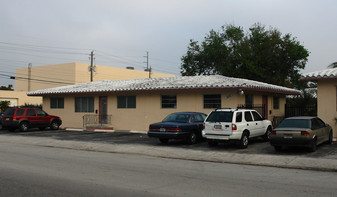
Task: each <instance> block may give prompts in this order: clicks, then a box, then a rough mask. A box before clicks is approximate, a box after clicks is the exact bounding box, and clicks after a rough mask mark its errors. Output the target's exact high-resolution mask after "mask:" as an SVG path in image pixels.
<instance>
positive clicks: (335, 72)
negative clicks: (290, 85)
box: [301, 68, 337, 81]
mask: <svg viewBox="0 0 337 197" xmlns="http://www.w3.org/2000/svg"><path fill="white" fill-rule="evenodd" d="M330 78H337V68H330V69H325V70H320V71H315V72H310V73H305V74H303V75H302V77H301V80H308V81H310V80H316V79H330Z"/></svg>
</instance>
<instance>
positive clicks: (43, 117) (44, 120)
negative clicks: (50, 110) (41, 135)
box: [36, 109, 50, 127]
mask: <svg viewBox="0 0 337 197" xmlns="http://www.w3.org/2000/svg"><path fill="white" fill-rule="evenodd" d="M36 115H37V122H36V124H37V126H39V127H46V126H48V125H49V123H50V120H49V117H48V114H47V113H46V112H44V111H43V110H41V109H36Z"/></svg>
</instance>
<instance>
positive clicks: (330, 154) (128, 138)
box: [0, 130, 337, 159]
mask: <svg viewBox="0 0 337 197" xmlns="http://www.w3.org/2000/svg"><path fill="white" fill-rule="evenodd" d="M1 135H9V136H24V137H42V138H50V139H55V140H71V141H79V142H94V143H107V144H130V145H132V144H137V145H143V146H148V147H153V148H156V147H165V146H167V147H171V148H176V149H177V151H179V149H187V150H188V149H194V150H201V151H207V152H231V153H246V154H266V155H285V156H286V155H288V156H303V157H310V158H335V159H337V143H336V142H334V143H333V144H332V145H327V144H323V145H320V146H318V149H317V151H316V152H313V153H311V152H309V151H308V150H307V149H306V148H287V149H285V150H283V151H281V152H276V151H275V150H274V148H273V147H272V146H271V145H270V144H269V142H265V141H263V139H262V138H256V139H251V140H250V144H249V146H248V148H247V149H239V148H238V147H237V146H236V145H235V144H228V143H226V144H218V145H217V146H215V147H209V146H208V144H207V143H206V142H205V141H203V142H199V143H197V144H193V145H189V144H187V143H186V142H184V141H179V140H176V141H174V140H172V141H169V143H168V144H162V143H160V142H159V140H158V139H156V138H149V137H148V136H147V135H146V134H140V133H130V132H126V131H116V132H87V131H86V132H83V131H65V130H56V131H55V130H44V131H40V130H29V131H27V132H19V131H15V132H9V131H7V130H1V131H0V137H1Z"/></svg>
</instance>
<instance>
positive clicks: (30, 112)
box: [26, 109, 38, 127]
mask: <svg viewBox="0 0 337 197" xmlns="http://www.w3.org/2000/svg"><path fill="white" fill-rule="evenodd" d="M26 118H27V120H28V121H29V123H30V126H31V127H35V126H36V125H37V124H38V117H37V116H36V112H35V109H27V111H26Z"/></svg>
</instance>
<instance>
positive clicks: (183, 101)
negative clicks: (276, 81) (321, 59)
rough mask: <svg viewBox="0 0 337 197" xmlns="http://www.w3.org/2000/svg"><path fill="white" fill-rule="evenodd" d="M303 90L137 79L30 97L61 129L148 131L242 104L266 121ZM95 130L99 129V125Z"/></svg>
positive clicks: (230, 81) (204, 79)
mask: <svg viewBox="0 0 337 197" xmlns="http://www.w3.org/2000/svg"><path fill="white" fill-rule="evenodd" d="M288 94H290V95H298V94H300V92H299V91H297V90H294V89H290V88H285V87H281V86H276V85H270V84H266V83H262V82H257V81H252V80H247V79H238V78H231V77H225V76H219V75H212V76H193V77H169V78H167V77H166V78H152V79H133V80H117V81H111V80H103V81H95V82H90V83H83V84H76V85H70V86H63V87H57V88H50V89H45V90H37V91H33V92H29V93H28V95H29V96H42V97H43V106H44V110H46V111H47V112H49V113H50V114H53V115H57V116H60V117H61V118H62V120H63V125H62V126H63V127H65V128H67V127H70V128H71V127H72V128H82V127H88V123H90V122H91V121H93V120H96V124H101V126H106V127H110V128H114V129H116V130H138V131H146V130H147V129H148V125H149V124H150V123H153V122H158V121H161V120H162V119H163V118H164V117H165V116H167V115H168V114H170V113H174V112H182V111H194V112H203V113H206V114H208V113H209V112H210V111H211V110H213V109H214V108H221V107H226V108H237V107H238V106H240V105H246V106H253V107H257V108H260V113H261V114H263V115H264V116H265V117H266V118H267V119H269V120H273V119H274V117H279V116H284V112H285V109H284V106H285V95H288ZM96 126H97V125H96Z"/></svg>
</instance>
